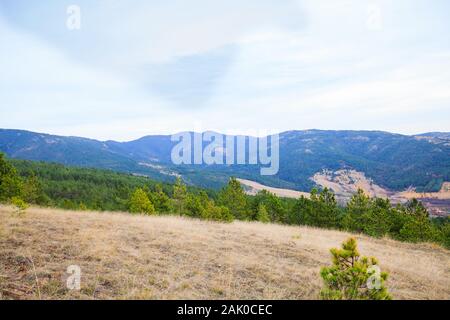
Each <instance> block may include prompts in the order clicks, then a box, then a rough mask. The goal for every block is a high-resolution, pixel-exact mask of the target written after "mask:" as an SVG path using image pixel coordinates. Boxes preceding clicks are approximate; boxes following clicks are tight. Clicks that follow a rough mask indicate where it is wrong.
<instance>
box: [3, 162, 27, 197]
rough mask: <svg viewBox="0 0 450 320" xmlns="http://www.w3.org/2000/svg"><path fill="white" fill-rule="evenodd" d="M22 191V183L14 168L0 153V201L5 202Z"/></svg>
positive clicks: (19, 194)
mask: <svg viewBox="0 0 450 320" xmlns="http://www.w3.org/2000/svg"><path fill="white" fill-rule="evenodd" d="M22 193H23V183H22V180H21V179H20V177H19V175H18V174H17V171H16V169H15V168H14V167H13V166H12V165H11V164H10V163H9V162H8V161H6V159H5V157H4V155H3V154H2V153H0V202H7V201H8V200H10V199H11V198H13V197H19V196H21V195H22Z"/></svg>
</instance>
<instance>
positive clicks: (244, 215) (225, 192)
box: [218, 178, 250, 220]
mask: <svg viewBox="0 0 450 320" xmlns="http://www.w3.org/2000/svg"><path fill="white" fill-rule="evenodd" d="M218 203H219V205H221V206H225V207H227V208H228V209H229V210H230V212H231V214H232V215H233V216H234V217H235V218H237V219H240V220H249V219H250V214H249V209H248V203H247V196H246V195H245V192H244V189H243V188H242V186H241V184H240V183H239V181H237V180H236V178H231V179H230V181H229V182H228V185H227V186H226V187H225V188H223V189H222V190H221V191H220V192H219V199H218Z"/></svg>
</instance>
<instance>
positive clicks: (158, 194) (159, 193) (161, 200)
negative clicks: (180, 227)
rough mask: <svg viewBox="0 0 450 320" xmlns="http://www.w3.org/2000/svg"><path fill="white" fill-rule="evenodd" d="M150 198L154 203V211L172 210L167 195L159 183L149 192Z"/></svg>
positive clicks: (165, 211)
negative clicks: (153, 190)
mask: <svg viewBox="0 0 450 320" xmlns="http://www.w3.org/2000/svg"><path fill="white" fill-rule="evenodd" d="M149 198H150V200H151V202H152V203H153V204H154V206H155V209H156V211H158V212H160V213H167V212H171V211H172V209H173V208H172V204H171V202H170V198H169V196H168V195H167V194H166V193H165V192H164V191H163V189H162V187H161V185H160V184H157V185H156V187H155V192H151V193H150V197H149Z"/></svg>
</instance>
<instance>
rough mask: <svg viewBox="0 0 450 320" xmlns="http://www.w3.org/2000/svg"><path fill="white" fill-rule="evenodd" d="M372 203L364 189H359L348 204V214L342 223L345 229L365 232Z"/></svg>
mask: <svg viewBox="0 0 450 320" xmlns="http://www.w3.org/2000/svg"><path fill="white" fill-rule="evenodd" d="M370 207H371V201H370V198H369V196H367V195H366V194H365V193H364V191H363V190H362V189H358V192H357V193H355V194H354V195H353V196H352V197H351V199H350V201H349V202H348V204H347V208H346V213H345V216H344V219H343V221H342V225H343V227H344V229H347V230H352V231H357V232H363V231H364V227H365V225H366V222H367V213H368V212H369V211H370Z"/></svg>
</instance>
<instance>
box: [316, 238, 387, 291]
mask: <svg viewBox="0 0 450 320" xmlns="http://www.w3.org/2000/svg"><path fill="white" fill-rule="evenodd" d="M330 252H331V254H332V256H333V265H332V266H330V267H324V268H322V270H321V271H320V275H321V276H322V279H323V282H324V287H323V289H322V290H321V292H320V297H321V299H324V300H391V299H392V297H391V296H390V295H389V293H388V291H387V289H386V287H385V286H384V282H385V281H386V279H387V276H388V275H387V273H385V272H380V269H379V267H378V265H377V264H378V262H377V260H376V259H375V258H367V257H360V255H359V253H358V250H357V248H356V240H355V239H353V238H350V239H348V240H347V241H346V242H344V243H343V244H342V249H331V250H330Z"/></svg>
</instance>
